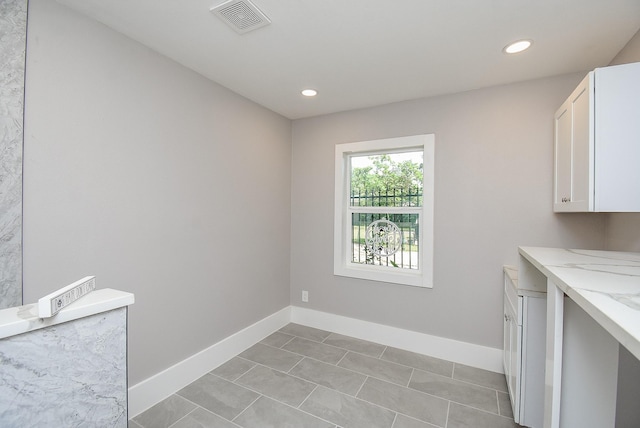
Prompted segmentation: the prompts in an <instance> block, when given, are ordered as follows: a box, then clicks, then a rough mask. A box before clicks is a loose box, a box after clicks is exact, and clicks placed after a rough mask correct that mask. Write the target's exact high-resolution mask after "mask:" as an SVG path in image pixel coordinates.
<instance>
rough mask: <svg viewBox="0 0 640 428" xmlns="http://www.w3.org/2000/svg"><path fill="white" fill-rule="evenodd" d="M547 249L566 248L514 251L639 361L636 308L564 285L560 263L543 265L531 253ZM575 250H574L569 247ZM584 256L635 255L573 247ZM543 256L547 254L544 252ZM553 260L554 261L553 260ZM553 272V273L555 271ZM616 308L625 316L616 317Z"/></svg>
mask: <svg viewBox="0 0 640 428" xmlns="http://www.w3.org/2000/svg"><path fill="white" fill-rule="evenodd" d="M549 251H567V250H563V249H554V248H542V247H519V248H518V252H519V253H520V254H521V255H522V256H523V257H524V258H526V259H527V260H528V261H529V262H531V264H533V265H534V266H535V267H536V268H537V269H538V270H540V271H541V272H542V273H543V274H544V275H545V276H546V277H547V278H549V279H551V281H552V282H553V283H554V284H555V285H556V286H557V287H558V288H560V290H562V292H563V293H565V294H566V295H567V296H569V298H571V299H572V300H573V301H574V302H576V303H577V304H578V306H580V307H581V308H582V310H584V311H585V312H586V313H587V314H588V315H589V316H591V317H592V318H593V319H594V320H595V321H596V322H597V323H598V324H600V326H601V327H602V328H604V329H605V330H606V331H607V332H609V334H611V335H612V336H613V337H614V338H615V339H616V340H617V341H618V342H620V344H622V345H623V346H624V347H625V348H627V350H628V351H629V352H631V353H632V354H633V355H634V356H635V357H636V358H638V359H639V360H640V334H639V333H637V326H638V325H639V322H640V313H638V312H637V311H631V312H628V311H626V310H625V308H623V307H622V306H618V305H617V304H616V303H615V302H613V301H612V299H602V298H601V297H602V295H600V296H598V295H597V294H596V293H593V292H591V291H589V290H582V289H580V285H577V284H576V285H573V284H568V283H567V282H566V281H565V279H564V278H562V277H561V275H562V273H563V272H562V266H557V265H544V264H543V263H544V261H541V260H538V259H537V258H536V256H535V253H536V252H549ZM569 251H576V250H569ZM577 251H580V252H583V253H591V254H585V256H588V257H598V255H601V256H604V255H606V254H607V253H609V254H611V255H612V256H613V255H615V254H618V255H623V256H624V255H628V254H631V255H635V256H637V254H636V253H625V252H614V251H611V252H605V251H599V250H598V251H590V250H577ZM544 257H547V254H545V255H544ZM556 262H557V261H556ZM556 271H557V272H556ZM620 310H624V311H625V315H626V316H622V317H620V316H619V315H620Z"/></svg>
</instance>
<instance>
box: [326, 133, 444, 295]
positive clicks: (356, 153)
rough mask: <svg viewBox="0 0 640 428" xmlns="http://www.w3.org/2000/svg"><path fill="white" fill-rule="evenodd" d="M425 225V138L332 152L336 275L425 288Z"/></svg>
mask: <svg viewBox="0 0 640 428" xmlns="http://www.w3.org/2000/svg"><path fill="white" fill-rule="evenodd" d="M425 189H427V190H425ZM432 219H433V135H419V136H412V137H402V138H394V139H389V140H375V141H368V142H361V143H350V144H340V145H337V146H336V233H335V248H334V249H335V253H336V254H335V260H334V261H335V263H334V272H335V273H336V274H337V275H344V276H353V277H357V278H365V279H372V280H378V281H387V282H396V283H401V284H408V285H417V286H427V287H429V286H431V277H432V275H431V270H432V268H431V266H432V260H433V256H432V250H431V248H433V244H432V230H433V224H432V223H433V220H432Z"/></svg>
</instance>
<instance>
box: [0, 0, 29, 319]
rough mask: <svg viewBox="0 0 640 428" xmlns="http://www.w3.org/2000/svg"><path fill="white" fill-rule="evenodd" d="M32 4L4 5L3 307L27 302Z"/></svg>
mask: <svg viewBox="0 0 640 428" xmlns="http://www.w3.org/2000/svg"><path fill="white" fill-rule="evenodd" d="M26 41H27V0H2V1H0V58H1V59H2V63H1V64H0V309H2V308H10V307H12V306H18V305H21V304H22V137H23V117H22V111H23V101H24V65H25V64H24V62H25V45H26Z"/></svg>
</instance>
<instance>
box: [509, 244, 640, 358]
mask: <svg viewBox="0 0 640 428" xmlns="http://www.w3.org/2000/svg"><path fill="white" fill-rule="evenodd" d="M519 252H520V254H521V255H522V256H523V257H524V258H526V259H527V260H528V261H529V262H530V263H531V264H533V265H534V266H535V267H536V268H537V269H538V270H540V271H541V272H542V273H543V274H544V275H545V276H546V277H547V278H549V279H551V280H552V281H553V282H554V283H555V284H556V285H557V286H558V287H559V288H560V289H561V290H562V291H563V292H564V293H565V294H566V295H567V296H569V297H570V298H571V299H572V300H573V301H575V302H576V303H577V304H578V305H579V306H580V307H581V308H582V309H583V310H584V311H585V312H586V313H587V314H589V315H590V316H591V317H592V318H593V319H594V320H596V322H598V323H599V324H600V325H601V326H602V327H603V328H604V329H605V330H606V331H608V332H609V333H610V334H611V335H612V336H613V337H614V338H615V339H616V340H618V342H620V343H621V344H622V345H623V346H624V347H625V348H627V349H628V350H629V351H630V352H631V353H632V354H633V355H634V356H635V357H636V358H638V359H640V253H627V252H618V251H596V250H567V249H559V248H538V247H520V248H519Z"/></svg>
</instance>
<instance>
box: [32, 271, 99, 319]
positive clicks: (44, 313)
mask: <svg viewBox="0 0 640 428" xmlns="http://www.w3.org/2000/svg"><path fill="white" fill-rule="evenodd" d="M95 289H96V277H95V276H87V277H84V278H82V279H81V280H80V281H76V282H74V283H73V284H70V285H67V286H66V287H63V288H61V289H59V290H58V291H54V292H53V293H51V294H48V295H46V296H44V297H42V298H40V299H39V300H38V316H39V317H40V318H50V317H52V316H54V315H55V314H57V313H58V312H60V310H61V309H64V308H65V307H67V306H69V305H70V304H72V303H73V302H75V301H76V300H78V299H79V298H81V297H82V296H84V295H86V294H89V293H91V292H92V291H93V290H95Z"/></svg>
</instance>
